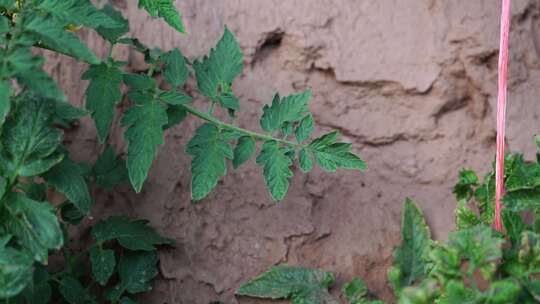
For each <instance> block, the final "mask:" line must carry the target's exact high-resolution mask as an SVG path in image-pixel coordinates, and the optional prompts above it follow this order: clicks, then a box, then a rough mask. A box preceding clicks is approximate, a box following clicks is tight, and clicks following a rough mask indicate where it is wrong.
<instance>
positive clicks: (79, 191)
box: [43, 157, 92, 215]
mask: <svg viewBox="0 0 540 304" xmlns="http://www.w3.org/2000/svg"><path fill="white" fill-rule="evenodd" d="M84 173H85V170H84V168H82V167H81V166H79V165H78V164H76V163H75V162H73V161H72V160H71V159H69V158H68V157H65V158H64V159H63V160H62V162H61V163H60V164H58V165H57V166H55V167H53V168H52V169H51V170H50V171H48V172H47V173H45V174H44V175H43V177H44V178H45V180H46V181H47V183H49V184H50V185H51V186H53V187H54V188H55V189H56V190H58V191H60V192H62V193H63V194H64V195H65V196H66V197H67V199H68V200H69V201H70V202H72V203H73V204H74V205H75V206H76V207H77V209H78V210H79V212H81V213H82V214H85V215H86V214H88V213H90V206H91V205H92V198H91V197H90V192H89V191H88V185H87V184H86V180H85V179H84Z"/></svg>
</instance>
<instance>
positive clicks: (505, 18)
mask: <svg viewBox="0 0 540 304" xmlns="http://www.w3.org/2000/svg"><path fill="white" fill-rule="evenodd" d="M509 32H510V0H502V14H501V41H500V49H499V97H498V99H497V160H496V165H495V229H496V230H498V231H501V232H502V230H503V228H502V223H501V208H502V205H501V198H502V195H503V193H504V138H505V135H504V133H505V117H506V91H507V89H506V87H507V79H508V36H509Z"/></svg>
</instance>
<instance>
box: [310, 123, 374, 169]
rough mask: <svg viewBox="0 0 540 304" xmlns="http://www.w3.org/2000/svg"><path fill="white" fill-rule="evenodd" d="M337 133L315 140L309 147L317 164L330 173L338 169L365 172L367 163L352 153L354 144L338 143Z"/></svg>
mask: <svg viewBox="0 0 540 304" xmlns="http://www.w3.org/2000/svg"><path fill="white" fill-rule="evenodd" d="M338 134H339V133H338V132H337V131H333V132H331V133H328V134H326V135H323V136H321V137H319V138H317V139H315V140H313V141H312V142H311V143H310V144H309V145H308V147H307V149H308V151H309V152H311V153H312V154H313V156H314V157H315V161H316V162H317V164H318V165H319V166H320V167H321V168H322V169H324V170H325V171H328V172H335V171H336V170H337V169H338V168H344V169H356V170H360V171H364V170H366V169H367V166H366V163H365V162H364V161H363V160H362V159H360V157H358V156H357V155H355V154H353V153H352V152H351V148H352V144H350V143H340V142H336V139H337V136H338Z"/></svg>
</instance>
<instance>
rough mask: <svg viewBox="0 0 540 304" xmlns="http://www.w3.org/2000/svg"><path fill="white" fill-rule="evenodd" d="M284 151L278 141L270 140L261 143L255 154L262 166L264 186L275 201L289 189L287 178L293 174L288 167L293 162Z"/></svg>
mask: <svg viewBox="0 0 540 304" xmlns="http://www.w3.org/2000/svg"><path fill="white" fill-rule="evenodd" d="M286 152H287V151H286V150H285V149H283V148H281V147H280V146H279V143H278V142H276V141H273V140H270V141H266V142H265V143H264V144H263V146H262V150H261V153H260V154H259V156H257V164H258V165H259V166H262V167H263V175H264V179H265V181H266V186H267V187H268V189H269V190H270V194H271V195H272V198H273V199H274V200H276V201H280V200H282V199H283V198H284V197H285V194H287V190H288V189H289V179H290V178H291V177H292V176H293V173H292V171H291V169H290V167H291V165H292V163H293V162H292V160H291V159H290V158H289V157H288V156H287V154H286Z"/></svg>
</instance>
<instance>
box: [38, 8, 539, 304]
mask: <svg viewBox="0 0 540 304" xmlns="http://www.w3.org/2000/svg"><path fill="white" fill-rule="evenodd" d="M113 2H114V3H115V5H116V6H117V7H118V8H121V9H122V11H123V12H124V15H125V16H126V17H129V19H130V22H131V33H132V34H133V35H134V36H136V37H138V38H140V40H141V41H143V42H144V43H146V44H149V45H151V46H159V47H161V48H164V49H171V48H173V47H179V48H180V49H181V50H182V52H183V53H184V54H185V55H187V56H188V57H189V58H195V57H197V56H201V55H202V54H205V53H206V52H207V51H208V49H209V48H210V47H211V46H213V45H214V44H215V42H216V41H217V39H219V37H220V36H221V34H222V31H223V27H224V25H227V26H228V27H229V28H230V29H231V31H233V32H235V33H236V35H237V37H238V39H239V41H240V44H241V46H242V49H243V51H244V53H245V71H244V74H243V75H242V76H241V77H240V78H239V79H238V80H237V81H236V82H235V83H234V90H235V92H236V93H237V95H238V96H239V97H240V98H241V105H242V111H241V113H240V115H239V117H240V118H239V124H240V125H241V126H242V127H246V128H253V129H256V130H258V129H259V124H258V118H259V116H260V114H261V107H262V105H264V104H265V103H269V102H270V101H271V97H272V95H273V94H274V93H275V92H276V91H279V92H281V93H282V94H289V93H292V92H295V91H299V90H304V89H307V88H311V89H312V90H313V94H314V97H313V100H312V101H311V103H310V108H311V110H312V111H313V113H314V117H315V120H316V122H317V124H318V126H320V127H319V128H318V130H317V132H318V133H322V132H324V131H328V130H329V129H330V128H336V129H339V130H340V131H341V133H342V134H343V137H344V139H345V140H348V141H351V142H353V143H354V149H355V151H356V152H358V153H359V154H360V155H361V156H362V157H363V158H364V159H365V160H366V161H367V163H368V165H369V170H368V171H367V172H365V173H358V172H349V171H338V173H336V174H328V173H324V172H322V171H321V170H314V171H312V172H311V173H309V174H307V175H303V174H301V173H300V171H299V170H298V169H295V171H296V172H297V175H296V176H295V177H294V179H293V180H292V183H291V187H290V191H289V194H288V196H287V197H286V199H285V200H284V201H283V202H281V203H279V204H276V203H274V202H272V201H271V199H270V196H269V194H268V193H267V191H266V189H265V186H264V182H263V178H262V176H261V169H260V168H259V167H258V166H256V165H255V163H254V162H253V161H251V162H249V164H248V165H245V166H244V167H242V168H240V169H238V170H232V166H230V170H229V172H230V173H229V175H228V176H227V177H226V178H224V179H223V180H222V181H221V182H220V184H219V185H218V187H217V188H216V189H215V191H213V192H212V194H211V195H210V196H209V197H208V198H207V199H205V200H203V201H201V202H200V203H198V204H192V203H191V202H190V199H189V195H190V194H189V185H190V184H189V183H190V173H189V163H190V158H189V157H188V156H187V155H186V154H185V153H184V147H185V144H186V142H187V140H189V138H190V135H191V134H193V131H194V129H195V128H196V127H197V126H198V125H200V123H201V122H200V121H199V120H197V119H195V118H193V119H188V120H187V121H185V122H184V123H182V124H181V125H179V126H176V127H175V128H173V129H171V130H169V131H167V133H166V144H165V145H164V146H162V147H161V149H160V151H159V156H158V158H157V160H156V161H155V163H154V166H153V168H152V170H151V173H150V177H149V180H148V181H147V182H146V184H145V186H144V189H143V192H142V193H141V194H140V195H135V194H134V193H133V192H132V191H131V190H130V188H129V187H128V186H122V187H119V188H117V189H116V190H115V191H113V192H111V193H106V192H102V191H99V190H94V194H95V195H96V196H97V200H96V203H95V205H94V207H93V214H94V217H95V218H96V219H97V218H100V217H102V216H105V215H109V214H116V213H123V214H128V215H131V216H136V217H142V218H147V219H149V220H150V221H151V223H152V225H153V226H154V227H156V228H157V229H158V230H159V231H160V232H162V233H163V234H165V235H166V236H168V237H171V238H174V239H175V240H176V242H177V247H176V248H174V249H168V250H164V251H162V252H161V254H160V255H161V265H160V278H159V280H158V282H157V283H156V284H155V288H154V290H153V292H152V293H151V294H150V295H148V296H147V297H146V298H144V300H143V303H190V304H191V303H195V304H198V303H201V304H206V303H209V302H210V301H214V300H221V301H223V302H224V303H261V302H260V301H259V302H257V301H249V300H247V299H240V300H239V299H235V298H234V297H233V296H232V295H233V293H234V290H235V289H236V288H237V287H238V286H239V285H240V284H241V283H242V282H244V281H245V280H246V279H248V278H250V277H252V276H254V275H257V274H259V273H260V272H262V271H263V270H266V269H268V268H269V267H270V266H271V265H274V264H278V263H284V262H286V263H289V264H293V265H302V266H312V267H320V268H324V269H326V270H328V271H332V272H334V273H335V274H336V276H337V278H338V285H337V286H338V287H340V286H341V284H342V283H343V282H344V281H345V280H348V279H351V278H352V277H353V276H360V277H363V278H365V279H366V281H367V284H368V286H369V288H370V289H371V290H372V291H373V293H374V294H376V295H378V296H380V297H382V298H384V299H391V290H390V288H389V286H388V285H387V283H386V270H387V268H388V266H389V265H390V263H391V260H392V257H391V253H392V248H393V246H395V245H396V244H397V243H398V242H399V238H400V236H399V224H400V212H401V207H402V203H403V201H404V199H405V197H411V198H413V199H415V200H416V201H418V202H419V204H420V205H421V206H422V207H423V210H424V212H425V215H426V217H427V219H428V222H429V224H430V226H431V228H432V231H433V234H434V236H435V237H436V238H438V239H443V238H444V237H445V236H446V234H447V232H448V231H450V230H451V229H452V228H453V209H454V206H455V200H454V198H453V196H452V194H451V189H452V186H453V184H454V183H455V182H456V179H457V173H458V170H459V168H461V167H469V168H473V169H476V170H480V172H485V171H486V170H487V169H488V168H489V166H490V163H491V161H492V159H493V155H494V151H495V115H494V112H495V111H494V110H495V101H496V67H497V56H498V52H497V47H498V31H499V6H498V5H496V3H497V1H493V0H475V1H458V0H414V1H412V0H377V1H372V0H333V1H332V0H287V1H284V0H265V1H263V0H227V1H225V0H181V1H177V6H178V8H179V9H181V11H182V12H183V13H184V15H185V17H184V18H185V21H186V26H187V29H188V31H189V35H187V36H181V35H179V34H177V33H175V32H174V31H173V30H172V29H171V28H169V27H168V26H166V25H165V24H164V23H163V22H162V21H160V20H155V21H154V20H151V19H150V18H149V17H148V16H147V14H146V13H145V12H143V11H139V10H138V9H137V7H136V1H125V0H123V1H113ZM539 16H540V5H539V4H538V2H537V1H535V0H517V1H514V2H513V18H512V32H511V42H510V44H511V52H510V55H511V63H510V92H509V108H508V125H509V130H508V132H507V135H508V143H509V146H510V148H511V149H512V150H524V151H526V156H527V157H528V158H531V157H532V156H533V153H534V151H535V144H534V140H533V136H534V135H535V134H536V133H538V131H539V130H540V120H539V118H538V115H539V114H540V100H539V99H540V60H539V58H540V19H539ZM81 35H82V36H83V37H84V39H85V40H86V41H88V42H89V43H90V44H91V47H92V48H93V49H95V50H99V51H97V52H98V53H99V54H104V53H105V50H106V46H105V44H104V43H103V42H102V41H101V40H100V39H99V38H97V37H96V35H95V34H94V33H89V32H83V33H81ZM114 55H115V57H116V58H118V59H123V60H128V61H129V68H130V69H131V70H133V71H142V70H144V69H145V68H146V67H145V66H144V62H143V60H142V58H141V57H140V56H138V55H137V54H135V53H134V52H133V51H130V50H129V49H127V48H122V47H118V48H115V51H114ZM48 67H49V70H50V71H52V73H53V74H54V75H55V76H56V78H58V79H59V80H60V81H61V83H62V85H63V87H64V88H65V89H66V90H67V91H68V93H69V96H70V98H71V101H72V103H74V104H76V105H79V106H80V105H82V104H83V98H82V96H83V93H84V90H85V88H86V85H87V84H86V82H83V85H81V84H80V82H79V80H78V79H77V77H78V75H80V72H81V71H83V70H84V69H85V67H84V66H83V65H80V64H76V63H74V62H73V60H71V59H67V58H65V57H60V56H59V57H54V56H49V61H48ZM189 86H190V87H193V86H194V83H193V81H192V82H191V83H190V84H189ZM188 90H189V91H190V92H192V90H191V89H188ZM196 97H197V98H196V104H197V105H199V106H201V107H205V106H206V104H205V102H204V100H203V99H202V98H200V97H199V96H196ZM119 111H121V109H120V108H119ZM112 133H113V135H112V137H111V140H110V142H111V143H112V144H113V146H114V148H115V149H116V151H119V152H125V150H126V144H125V142H124V141H123V139H122V132H121V127H120V126H119V123H118V121H117V122H115V123H114V126H113V131H112ZM95 134H96V131H95V127H94V125H93V123H92V122H91V120H89V119H84V120H83V121H82V122H81V124H80V126H79V127H78V128H77V129H75V130H73V131H71V132H69V133H68V135H67V140H68V142H71V143H73V145H72V146H71V147H72V152H73V155H74V158H75V159H77V160H88V161H93V160H94V159H95V157H96V155H97V154H99V152H100V149H101V148H100V146H99V144H98V142H97V140H96V135H95ZM336 290H337V288H336Z"/></svg>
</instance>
